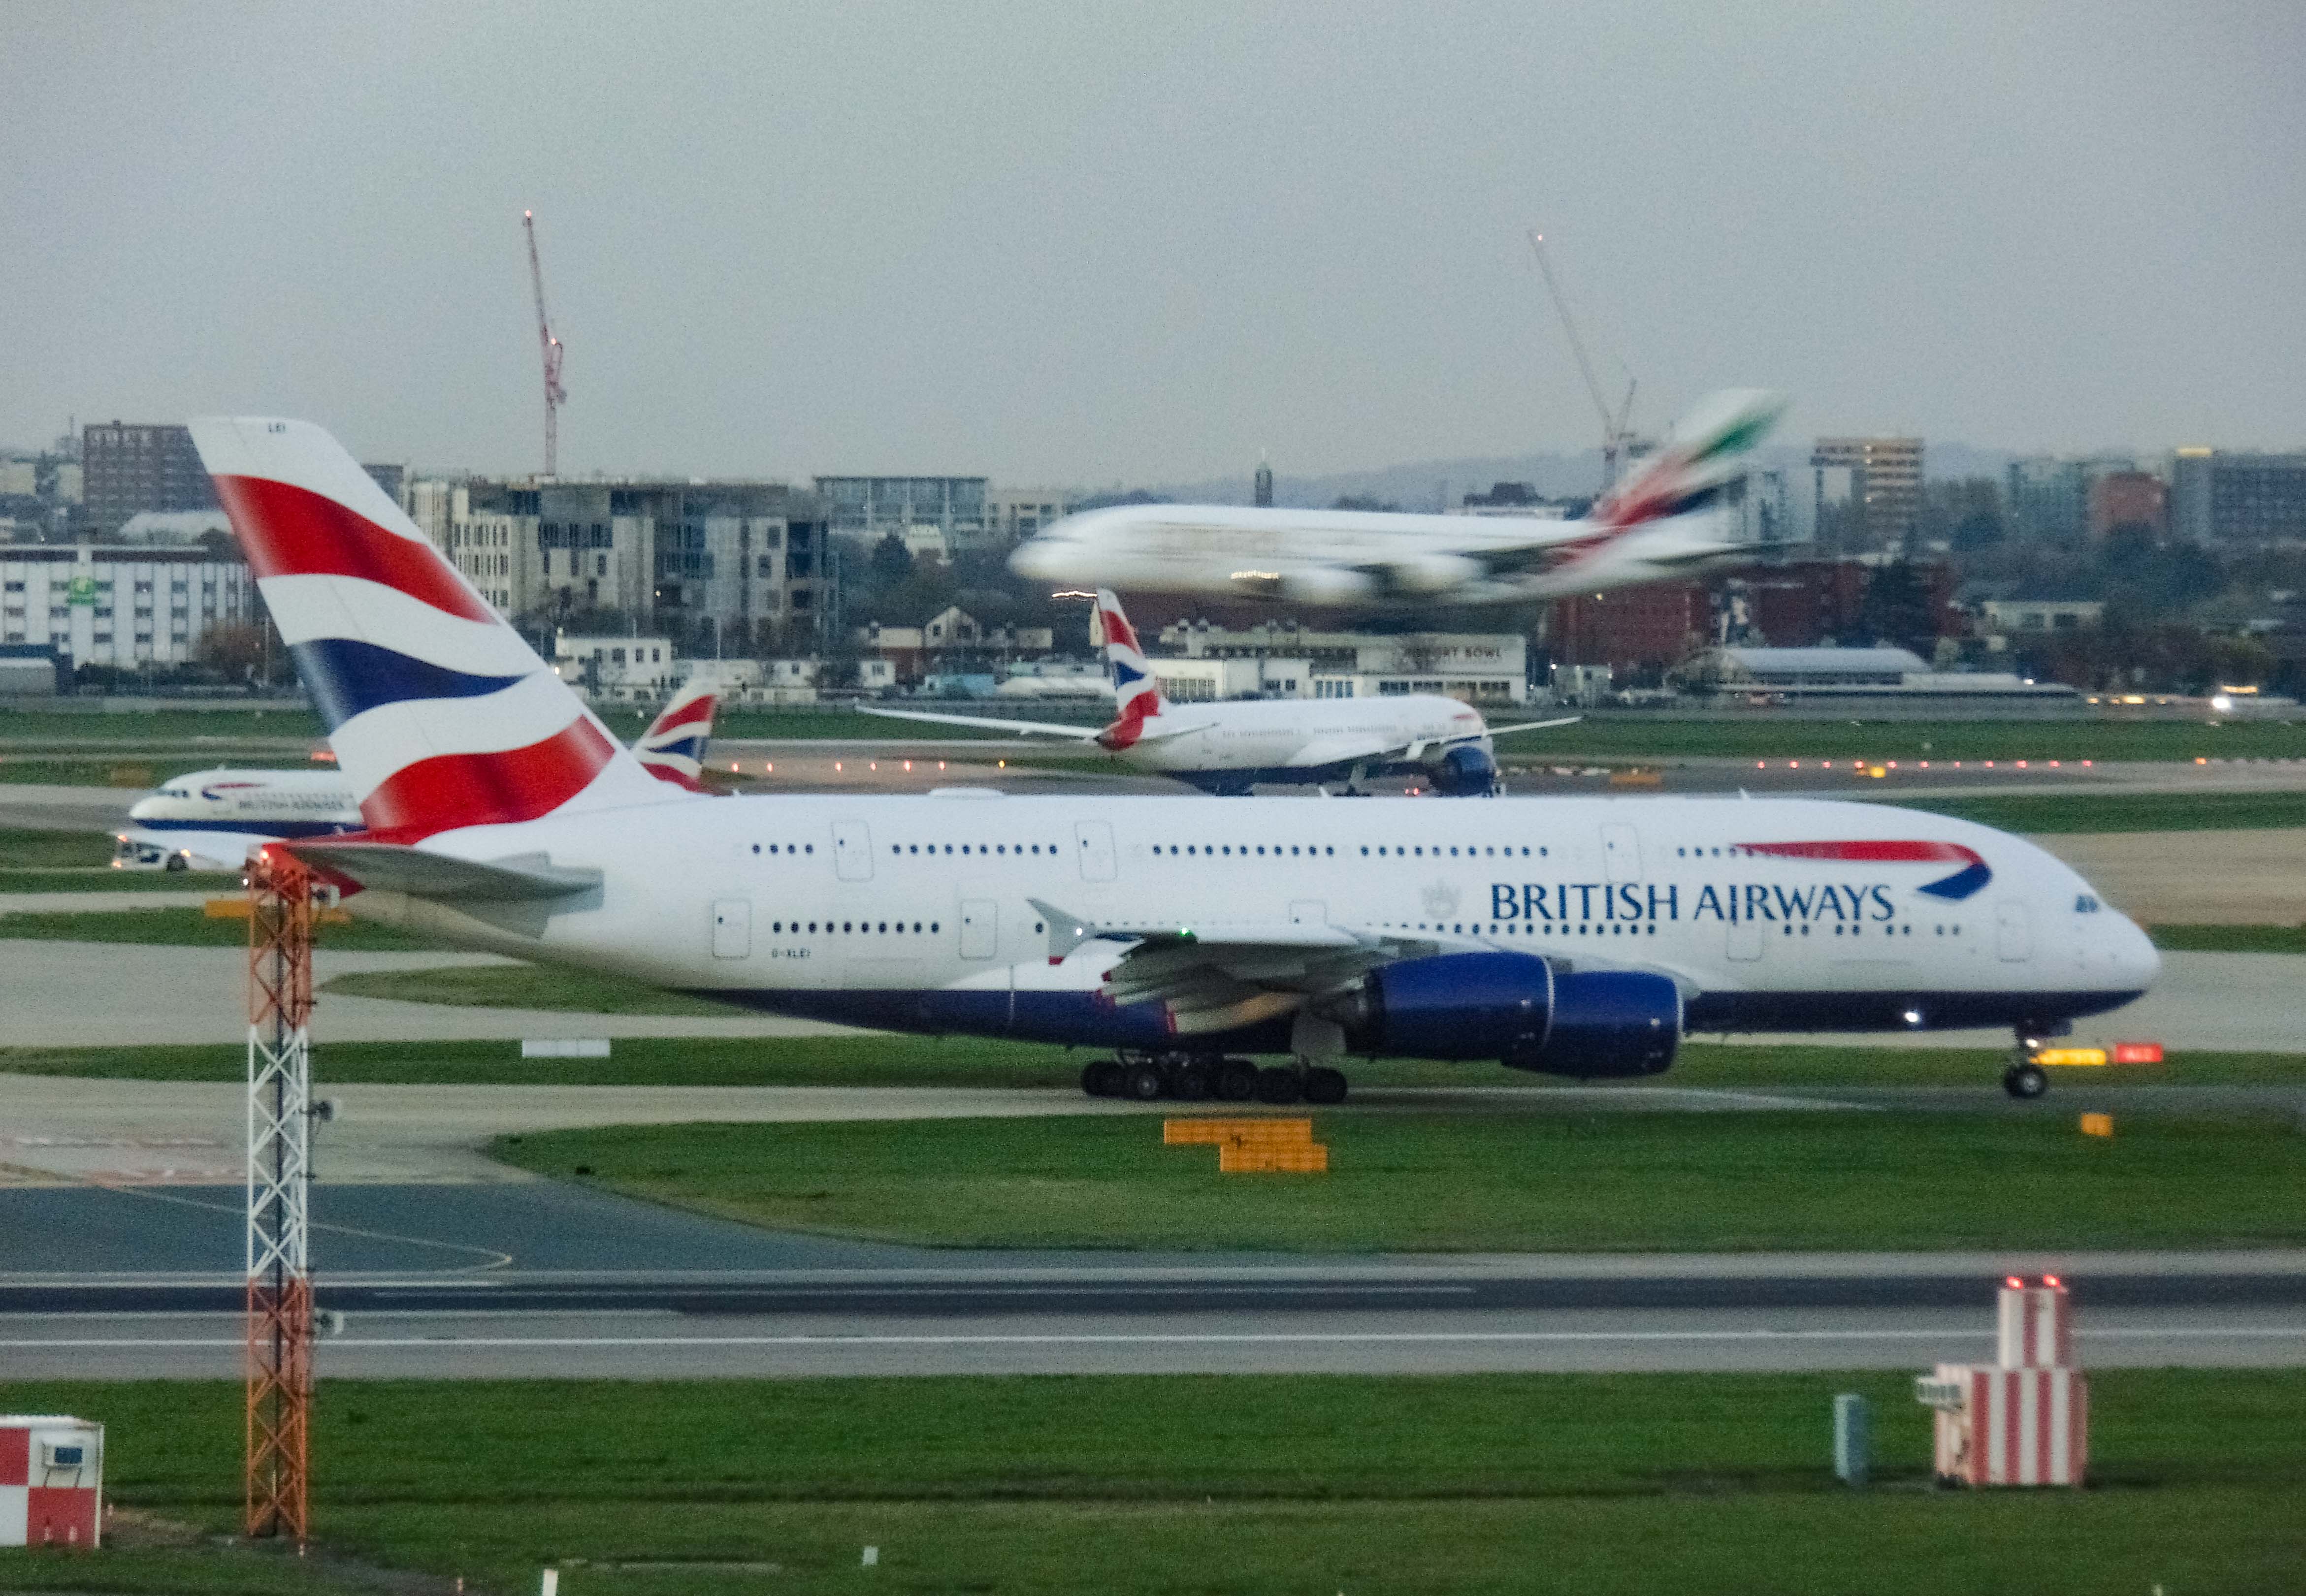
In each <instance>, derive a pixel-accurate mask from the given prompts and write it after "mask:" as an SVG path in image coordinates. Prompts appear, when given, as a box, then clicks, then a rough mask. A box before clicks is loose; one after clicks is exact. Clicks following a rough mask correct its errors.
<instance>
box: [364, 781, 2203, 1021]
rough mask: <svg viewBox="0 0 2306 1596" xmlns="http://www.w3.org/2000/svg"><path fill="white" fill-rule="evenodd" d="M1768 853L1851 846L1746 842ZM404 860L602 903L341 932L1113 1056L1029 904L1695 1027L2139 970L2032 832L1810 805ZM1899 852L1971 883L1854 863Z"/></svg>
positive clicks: (1278, 813) (2138, 958)
mask: <svg viewBox="0 0 2306 1596" xmlns="http://www.w3.org/2000/svg"><path fill="white" fill-rule="evenodd" d="M1883 839H1893V840H1898V841H1891V842H1887V843H1884V842H1883V841H1880V840H1883ZM1764 845H1768V846H1774V847H1777V848H1779V849H1781V850H1782V849H1789V848H1791V849H1812V850H1816V849H1826V850H1828V851H1831V850H1834V849H1841V850H1842V851H1844V852H1846V853H1850V854H1853V855H1855V856H1858V858H1857V859H1856V861H1855V862H1850V861H1847V860H1828V859H1823V858H1815V857H1794V858H1787V857H1764V856H1759V855H1755V854H1754V853H1752V852H1750V851H1748V850H1749V849H1753V848H1755V847H1761V846H1764ZM425 846H426V847H427V848H428V849H433V850H436V851H440V852H444V853H452V854H455V855H457V856H458V857H461V858H469V859H474V860H489V859H495V858H506V857H509V856H516V855H517V856H523V857H527V858H534V856H535V855H537V854H539V853H542V854H543V855H545V856H547V857H548V858H549V859H550V862H551V866H553V867H554V868H556V869H578V870H583V869H587V868H591V869H598V870H599V871H600V872H601V873H602V883H601V885H600V887H599V888H598V889H597V890H595V891H591V892H585V893H582V894H579V895H577V896H576V897H572V898H569V899H566V900H558V901H557V902H555V903H551V904H546V905H535V904H510V905H505V906H501V907H500V908H487V907H483V906H479V905H471V904H468V905H465V906H464V907H461V908H459V907H452V906H448V905H443V904H438V903H433V902H431V901H429V900H420V899H411V898H406V897H404V896H401V895H398V894H394V893H384V892H361V893H357V894H355V895H354V896H353V897H352V898H350V899H349V900H348V901H349V902H350V904H351V906H352V907H353V908H354V910H355V912H360V913H366V914H372V915H377V916H380V917H386V918H389V919H392V920H395V921H397V922H400V923H404V924H409V925H412V926H416V927H417V928H420V929H423V930H426V931H430V932H433V933H436V934H439V935H444V936H447V937H448V938H451V939H453V940H457V941H461V942H464V943H468V944H471V945H474V946H480V947H487V948H492V949H497V950H500V951H503V952H511V953H515V954H517V955H518V956H520V957H522V958H525V959H542V960H547V961H556V962H566V963H570V964H576V965H579V966H584V967H587V968H592V969H601V970H607V971H613V972H616V973H619V974H622V975H628V976H632V977H637V978H639V979H642V980H644V981H647V982H650V983H653V984H654V985H657V986H667V987H676V988H685V989H693V990H699V991H709V992H713V993H718V994H723V995H727V996H730V997H733V998H737V999H739V1000H740V1001H744V1002H747V1003H753V1004H756V1005H757V1006H760V1007H763V1008H768V1009H774V1010H781V1011H790V1012H798V1013H811V1014H817V1015H822V1016H824V1017H827V1018H836V1019H848V1020H854V1021H856V1022H858V1023H864V1024H874V1025H880V1026H884V1027H889V1028H900V1029H902V1028H912V1029H920V1030H932V1031H942V1030H955V1031H969V1032H976V1033H980V1034H994V1035H1012V1036H1018V1037H1041V1038H1044V1039H1050V1040H1063V1041H1080V1042H1085V1043H1104V1044H1106V1045H1114V1046H1142V1045H1147V1044H1148V1043H1149V1042H1151V1041H1153V1040H1156V1039H1157V1038H1158V1037H1162V1036H1165V1035H1167V1034H1170V1033H1169V1031H1168V1030H1167V1029H1166V1028H1165V1027H1166V1022H1165V1020H1164V1018H1163V1016H1162V1015H1161V1014H1159V1013H1158V1012H1150V1013H1149V1012H1140V1011H1145V1010H1156V1011H1157V1010H1158V1009H1159V1007H1160V1005H1158V1004H1137V1005H1132V1006H1129V1007H1122V1008H1115V1007H1114V1006H1113V1005H1111V1004H1109V1003H1106V1004H1103V1005H1100V1002H1099V999H1098V991H1099V987H1100V985H1101V982H1102V977H1103V975H1104V972H1105V971H1106V969H1108V968H1109V967H1111V966H1112V964H1113V963H1114V962H1115V960H1117V959H1118V958H1120V957H1121V955H1122V953H1123V951H1124V948H1125V946H1126V945H1127V944H1126V943H1125V942H1124V941H1113V940H1105V939H1103V938H1092V939H1091V940H1089V941H1088V942H1086V943H1080V945H1079V946H1078V947H1077V948H1072V949H1069V950H1066V951H1065V956H1064V957H1063V958H1062V959H1061V960H1053V958H1052V956H1051V948H1050V945H1049V943H1050V938H1049V935H1048V933H1049V927H1048V926H1047V925H1046V924H1045V916H1044V915H1043V914H1042V912H1041V911H1040V910H1038V909H1036V908H1034V907H1033V903H1034V901H1035V900H1038V902H1040V903H1043V904H1046V905H1048V906H1049V907H1050V908H1051V909H1055V910H1056V911H1058V912H1059V913H1060V914H1063V915H1065V916H1070V917H1073V918H1075V919H1078V920H1080V921H1085V922H1088V923H1089V924H1090V925H1091V926H1116V927H1119V926H1130V927H1140V928H1141V927H1144V926H1154V925H1170V926H1179V927H1191V928H1192V930H1193V931H1194V933H1195V934H1196V935H1197V936H1198V937H1199V938H1200V940H1201V941H1202V942H1204V943H1221V942H1223V941H1224V939H1225V935H1226V928H1227V927H1228V926H1235V927H1249V926H1266V927H1270V926H1277V925H1279V926H1288V925H1292V924H1304V923H1306V922H1309V921H1310V922H1315V923H1319V924H1323V925H1327V926H1333V927H1338V928H1341V929H1343V930H1345V931H1346V932H1349V933H1351V934H1353V935H1354V936H1355V937H1358V938H1361V939H1362V940H1363V941H1365V942H1367V943H1373V944H1374V943H1384V944H1387V945H1388V946H1391V947H1394V948H1396V949H1400V950H1405V952H1402V953H1401V954H1400V955H1399V956H1403V957H1408V956H1415V955H1416V954H1418V953H1420V952H1461V951H1471V950H1476V949H1484V948H1486V949H1499V950H1506V951H1511V952H1526V953H1532V954H1537V955H1541V956H1544V957H1548V958H1550V959H1553V960H1567V961H1569V962H1570V963H1571V964H1572V965H1574V966H1576V967H1578V968H1585V967H1589V966H1590V967H1595V968H1602V969H1609V968H1626V967H1631V968H1638V969H1651V970H1656V971H1661V972H1663V973H1666V974H1669V975H1670V976H1672V977H1674V978H1675V979H1676V980H1677V982H1678V984H1679V985H1680V986H1681V987H1682V988H1683V991H1684V994H1685V997H1686V1000H1687V1015H1688V1025H1689V1028H1691V1029H1693V1030H1701V1031H1712V1030H1819V1029H1852V1030H1859V1029H1880V1028H1936V1027H1946V1026H1956V1025H1986V1024H1991V1025H2005V1024H2017V1023H2029V1022H2043V1021H2046V1022H2053V1023H2054V1022H2056V1021H2058V1020H2063V1019H2067V1018H2071V1017H2072V1016H2074V1015H2079V1014H2088V1013H2095V1012H2098V1011H2103V1010H2105V1009H2110V1008H2113V1007H2115V1006H2117V1005H2118V1004H2119V1003H2122V1002H2126V1001H2128V999H2129V998H2130V997H2131V996H2134V995H2136V994H2138V993H2139V992H2140V991H2142V990H2143V989H2144V988H2145V987H2146V986H2148V984H2149V983H2150V982H2151V980H2152V979H2153V977H2154V974H2155V972H2156V970H2157V968H2158V963H2159V961H2158V959H2157V955H2156V953H2155V952H2154V950H2153V948H2152V946H2151V944H2150V943H2148V940H2147V938H2146V936H2145V935H2144V934H2143V933H2142V932H2141V931H2139V928H2138V927H2137V926H2134V925H2132V924H2131V922H2130V921H2129V920H2128V919H2126V918H2124V917H2122V916H2121V915H2119V914H2117V913H2115V912H2114V911H2113V910H2111V909H2105V908H2103V907H2101V906H2100V904H2099V902H2098V900H2097V897H2096V895H2095V894H2094V893H2093V892H2092V891H2091V889H2090V887H2089V886H2088V883H2085V882H2083V881H2082V880H2081V878H2080V877H2079V876H2078V875H2075V874H2074V872H2073V871H2072V870H2071V869H2070V868H2068V867H2067V866H2065V865H2063V864H2062V863H2061V862H2059V861H2058V860H2057V859H2055V858H2052V857H2051V856H2050V855H2048V854H2046V853H2045V852H2043V851H2042V850H2041V849H2038V848H2036V847H2034V846H2033V845H2032V844H2030V843H2028V842H2026V841H2022V840H2020V839H2019V838H2016V837H2011V836H2008V835H2005V834H2003V833H2001V832H1994V831H1991V830H1988V829H1987V828H1986V827H1983V826H1979V825H1975V824H1969V823H1967V822H1963V821H1960V820H1954V819H1950V818H1947V817H1945V816H1942V815H1928V814H1921V813H1917V812H1914V811H1909V810H1900V809H1893V808H1888V807H1880V806H1875V805H1861V804H1844V803H1833V802H1823V801H1810V800H1796V799H1781V800H1764V801H1752V802H1749V801H1744V800H1738V799H1715V798H1652V799H1589V798H1541V799H1528V800H1520V801H1508V802H1499V803H1490V804H1481V805H1450V804H1437V803H1432V802H1429V801H1421V800H1416V799H1406V798H1377V799H1370V800H1363V801H1361V802H1354V803H1345V802H1336V803H1327V802H1322V801H1320V800H1318V799H1302V798H1301V799H1289V798H1252V799H1243V800H1238V801H1234V802H1229V803H1222V804H1219V803H1211V802H1209V800H1207V799H1204V798H1126V797H1113V796H1101V795H1084V796H1080V797H1063V798H1038V797H1036V798H1015V797H1004V796H1001V795H998V794H989V793H983V792H980V791H976V790H964V791H958V792H952V793H942V794H937V795H933V796H930V797H926V798H922V797H861V796H829V797H795V798H736V799H723V800H717V801H705V800H702V799H699V800H694V801H687V802H682V803H679V804H672V805H664V806H659V807H650V808H647V809H645V810H633V811H615V812H609V813H602V814H594V815H581V816H574V817H568V818H559V819H555V818H547V819H544V820H541V821H535V822H531V823H528V824H524V825H519V826H504V827H475V828H471V829H468V830H465V831H461V832H449V833H444V834H443V835H441V836H439V837H436V838H434V839H432V840H431V841H430V842H428V843H427V844H426V845H425ZM1917 847H1934V848H1939V849H1950V850H1952V852H1955V853H1959V854H1960V855H1961V856H1962V857H1963V858H1969V859H1972V860H1974V861H1976V863H1975V864H1974V865H1973V866H1969V870H1968V873H1967V874H1965V873H1964V867H1963V866H1960V865H1958V864H1957V865H1948V864H1944V863H1936V864H1926V863H1925V864H1916V863H1903V862H1892V863H1872V862H1865V856H1866V855H1867V854H1868V850H1874V851H1875V852H1878V851H1879V850H1881V849H1883V848H1888V849H1892V850H1895V849H1900V848H1904V849H1913V848H1917ZM1949 875H1957V876H1959V877H1960V881H1961V882H1964V883H1973V884H1969V885H1968V886H1966V887H1959V888H1958V887H1954V886H1949V884H1948V880H1947V878H1948V877H1949ZM1932 888H1935V889H1936V890H1937V891H1938V892H1946V891H1953V890H1961V891H1963V892H1964V895H1963V896H1960V897H1959V898H1947V897H1943V896H1937V895H1934V893H1933V892H1932V890H1931V889H1932ZM1217 1040H1218V1041H1219V1042H1220V1043H1222V1044H1223V1045H1227V1046H1248V1045H1250V1044H1246V1043H1243V1042H1241V1041H1239V1040H1235V1041H1233V1042H1230V1043H1226V1042H1225V1041H1224V1039H1223V1038H1218V1039H1217Z"/></svg>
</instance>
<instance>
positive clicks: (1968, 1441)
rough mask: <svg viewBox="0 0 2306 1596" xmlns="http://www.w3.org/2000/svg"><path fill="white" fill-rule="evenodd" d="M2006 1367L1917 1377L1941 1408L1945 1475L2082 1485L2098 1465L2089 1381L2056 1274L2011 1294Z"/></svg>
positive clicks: (2004, 1313)
mask: <svg viewBox="0 0 2306 1596" xmlns="http://www.w3.org/2000/svg"><path fill="white" fill-rule="evenodd" d="M1999 1329H2000V1336H1999V1342H2000V1346H1999V1353H2000V1361H1998V1362H1996V1363H1994V1364H1990V1365H1989V1364H1980V1363H1941V1364H1939V1365H1938V1366H1937V1370H1936V1372H1935V1373H1934V1374H1926V1375H1920V1376H1917V1377H1916V1378H1915V1381H1914V1396H1915V1399H1916V1400H1917V1401H1918V1402H1920V1403H1922V1404H1925V1405H1926V1406H1929V1407H1932V1408H1934V1409H1936V1410H1937V1412H1936V1415H1935V1424H1936V1430H1937V1449H1936V1457H1937V1461H1936V1470H1937V1475H1938V1478H1939V1479H1941V1480H1946V1481H1957V1482H1959V1483H1961V1484H1964V1485H2080V1483H2081V1482H2082V1476H2083V1474H2084V1473H2085V1472H2086V1471H2087V1470H2088V1466H2089V1384H2088V1380H2087V1379H2085V1378H2084V1377H2083V1375H2082V1372H2081V1370H2079V1369H2076V1368H2074V1367H2073V1347H2074V1333H2073V1311H2072V1305H2071V1301H2070V1299H2069V1298H2068V1297H2067V1295H2066V1288H2065V1286H2064V1284H2063V1283H2061V1282H2060V1281H2059V1280H2058V1278H2057V1277H2056V1276H2043V1277H2042V1281H2041V1284H2038V1285H2028V1284H2025V1282H2023V1281H2022V1280H2020V1279H2019V1278H2017V1277H2016V1276H2011V1278H2010V1280H2009V1281H2008V1282H2007V1284H2004V1285H2003V1288H2002V1293H2001V1302H2000V1320H1999Z"/></svg>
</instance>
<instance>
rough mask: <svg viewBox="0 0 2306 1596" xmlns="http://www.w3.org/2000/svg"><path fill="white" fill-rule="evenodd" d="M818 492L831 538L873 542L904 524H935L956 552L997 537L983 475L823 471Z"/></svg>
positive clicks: (971, 549)
mask: <svg viewBox="0 0 2306 1596" xmlns="http://www.w3.org/2000/svg"><path fill="white" fill-rule="evenodd" d="M816 492H817V497H819V498H820V499H824V504H825V515H826V519H827V521H828V522H829V523H830V525H831V526H832V529H833V536H835V537H845V538H854V539H858V540H859V541H861V542H867V543H875V542H879V541H880V540H881V539H882V538H883V537H884V536H886V535H887V534H888V533H892V532H893V533H898V534H899V535H902V534H903V533H904V530H905V528H906V527H908V526H916V525H927V526H935V527H936V528H937V529H938V530H939V531H941V532H943V533H944V535H945V543H946V546H947V547H948V548H950V549H951V550H952V551H953V552H954V553H957V554H968V553H974V552H976V551H978V550H981V549H985V548H988V547H990V546H991V545H992V543H993V542H994V540H995V528H994V527H993V526H992V525H990V524H989V522H988V519H987V516H986V479H985V478H983V477H981V476H821V477H818V478H817V479H816Z"/></svg>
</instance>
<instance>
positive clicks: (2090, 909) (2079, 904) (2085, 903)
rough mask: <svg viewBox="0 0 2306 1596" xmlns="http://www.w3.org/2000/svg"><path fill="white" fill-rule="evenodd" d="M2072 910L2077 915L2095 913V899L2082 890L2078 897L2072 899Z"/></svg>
mask: <svg viewBox="0 0 2306 1596" xmlns="http://www.w3.org/2000/svg"><path fill="white" fill-rule="evenodd" d="M2074 912H2075V913H2076V914H2078V915H2094V914H2096V913H2097V899H2095V898H2093V897H2091V896H2090V895H2089V894H2088V892H2084V893H2083V894H2082V895H2081V896H2080V897H2079V898H2077V899H2075V900H2074Z"/></svg>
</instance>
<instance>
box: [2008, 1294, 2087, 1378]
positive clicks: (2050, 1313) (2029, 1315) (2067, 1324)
mask: <svg viewBox="0 0 2306 1596" xmlns="http://www.w3.org/2000/svg"><path fill="white" fill-rule="evenodd" d="M2001 1295H2002V1300H2001V1303H2000V1315H1999V1324H1998V1329H1999V1332H2000V1334H1999V1336H1998V1338H1997V1344H1996V1347H1995V1352H1994V1358H1995V1361H1997V1362H1999V1363H2000V1364H2001V1365H2002V1367H2003V1368H2004V1369H2068V1368H2071V1367H2072V1365H2073V1361H2074V1320H2073V1314H2072V1312H2071V1307H2070V1304H2069V1302H2068V1299H2067V1296H2066V1288H2065V1286H2064V1285H2063V1284H2062V1283H2061V1282H2060V1281H2059V1279H2058V1277H2057V1276H2055V1275H2045V1276H2042V1281H2041V1284H2039V1285H2028V1284H2025V1283H2024V1282H2023V1281H2022V1280H2020V1278H2019V1277H2018V1276H2015V1275H2012V1276H2010V1277H2009V1279H2008V1280H2007V1281H2006V1282H2004V1283H2003V1287H2002V1293H2001Z"/></svg>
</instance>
